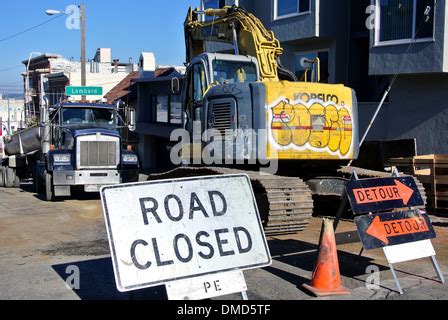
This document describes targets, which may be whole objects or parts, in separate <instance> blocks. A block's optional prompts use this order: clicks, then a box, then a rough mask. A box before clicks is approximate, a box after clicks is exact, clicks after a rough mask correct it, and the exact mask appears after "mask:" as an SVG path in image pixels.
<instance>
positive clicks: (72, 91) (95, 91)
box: [65, 86, 103, 96]
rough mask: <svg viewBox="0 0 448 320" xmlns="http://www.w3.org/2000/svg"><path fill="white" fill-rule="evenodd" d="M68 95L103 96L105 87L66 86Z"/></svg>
mask: <svg viewBox="0 0 448 320" xmlns="http://www.w3.org/2000/svg"><path fill="white" fill-rule="evenodd" d="M65 95H66V96H102V95H103V87H73V86H67V87H65Z"/></svg>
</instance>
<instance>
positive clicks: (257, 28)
mask: <svg viewBox="0 0 448 320" xmlns="http://www.w3.org/2000/svg"><path fill="white" fill-rule="evenodd" d="M203 14H204V15H205V16H211V17H213V19H212V20H209V21H201V20H200V19H199V17H200V15H199V13H198V12H197V11H193V9H192V8H190V9H189V10H188V15H187V19H186V21H185V25H184V27H185V40H186V48H187V62H190V61H191V60H192V59H193V57H196V56H198V55H200V54H202V53H204V52H206V45H205V44H206V42H221V43H228V44H232V45H233V46H234V50H235V53H237V54H240V55H244V56H246V55H247V56H252V57H255V58H256V59H257V60H258V62H259V68H260V79H261V80H262V81H279V63H278V60H279V58H280V56H281V55H282V53H283V49H282V47H281V45H280V42H279V40H278V39H276V38H275V36H274V33H273V32H272V31H268V30H267V29H266V28H265V27H264V25H263V24H262V23H261V21H260V20H259V19H258V18H257V17H255V16H254V15H253V14H251V13H249V12H247V11H245V10H244V9H242V8H239V7H237V6H233V7H224V8H222V9H207V10H205V11H204V12H203ZM280 69H281V68H280Z"/></svg>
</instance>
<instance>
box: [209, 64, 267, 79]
mask: <svg viewBox="0 0 448 320" xmlns="http://www.w3.org/2000/svg"><path fill="white" fill-rule="evenodd" d="M213 78H214V81H217V82H219V83H220V84H233V83H245V82H256V81H257V80H258V77H257V68H256V66H255V65H254V64H253V63H251V62H239V61H226V60H217V59H215V60H213Z"/></svg>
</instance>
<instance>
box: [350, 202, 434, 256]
mask: <svg viewBox="0 0 448 320" xmlns="http://www.w3.org/2000/svg"><path fill="white" fill-rule="evenodd" d="M355 222H356V226H357V227H358V233H359V236H360V238H361V241H362V243H363V245H364V248H365V249H366V250H371V249H377V248H381V247H386V246H391V245H398V244H404V243H409V242H417V241H422V240H428V239H433V238H435V237H436V233H435V231H434V228H433V227H432V225H431V221H430V220H429V217H428V215H427V214H426V212H424V211H422V210H410V211H403V212H393V213H384V214H380V215H369V216H360V217H356V219H355Z"/></svg>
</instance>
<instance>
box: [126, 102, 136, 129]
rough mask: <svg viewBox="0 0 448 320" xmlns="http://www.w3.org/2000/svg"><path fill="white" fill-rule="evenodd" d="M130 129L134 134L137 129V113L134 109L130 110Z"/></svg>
mask: <svg viewBox="0 0 448 320" xmlns="http://www.w3.org/2000/svg"><path fill="white" fill-rule="evenodd" d="M128 129H129V131H131V132H134V131H135V130H136V129H137V118H136V111H135V109H134V108H130V109H129V124H128Z"/></svg>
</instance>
